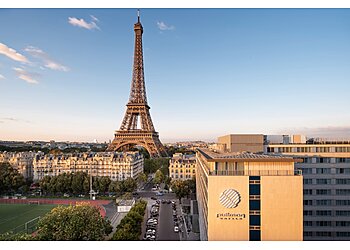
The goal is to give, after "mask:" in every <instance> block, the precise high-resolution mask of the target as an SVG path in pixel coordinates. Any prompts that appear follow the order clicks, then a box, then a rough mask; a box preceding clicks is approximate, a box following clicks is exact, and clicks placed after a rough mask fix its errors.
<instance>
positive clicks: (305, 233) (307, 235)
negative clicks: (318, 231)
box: [304, 232, 312, 237]
mask: <svg viewBox="0 0 350 250" xmlns="http://www.w3.org/2000/svg"><path fill="white" fill-rule="evenodd" d="M311 236H312V232H304V237H311Z"/></svg>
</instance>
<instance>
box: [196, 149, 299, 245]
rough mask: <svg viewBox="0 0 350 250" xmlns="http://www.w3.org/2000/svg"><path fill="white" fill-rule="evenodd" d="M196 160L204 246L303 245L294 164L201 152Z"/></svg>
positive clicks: (257, 156)
mask: <svg viewBox="0 0 350 250" xmlns="http://www.w3.org/2000/svg"><path fill="white" fill-rule="evenodd" d="M196 160H197V168H196V188H197V190H196V191H197V192H196V193H197V201H198V210H199V224H200V238H201V240H210V241H216V240H220V241H233V240H238V241H249V240H297V241H299V240H303V190H302V176H301V172H300V171H295V170H294V161H295V160H294V159H293V158H291V157H281V156H272V155H264V154H253V153H221V152H218V151H216V152H214V151H212V150H209V149H198V150H197V155H196ZM281 187H283V188H281Z"/></svg>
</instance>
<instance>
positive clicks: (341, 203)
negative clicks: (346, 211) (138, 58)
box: [335, 200, 350, 206]
mask: <svg viewBox="0 0 350 250" xmlns="http://www.w3.org/2000/svg"><path fill="white" fill-rule="evenodd" d="M335 204H336V205H337V206H350V200H336V202H335Z"/></svg>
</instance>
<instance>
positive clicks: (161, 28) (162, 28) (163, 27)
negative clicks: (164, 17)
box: [157, 21, 175, 30]
mask: <svg viewBox="0 0 350 250" xmlns="http://www.w3.org/2000/svg"><path fill="white" fill-rule="evenodd" d="M157 26H158V29H160V30H173V29H175V27H174V26H173V25H171V26H169V25H167V24H165V23H164V22H162V21H161V22H157Z"/></svg>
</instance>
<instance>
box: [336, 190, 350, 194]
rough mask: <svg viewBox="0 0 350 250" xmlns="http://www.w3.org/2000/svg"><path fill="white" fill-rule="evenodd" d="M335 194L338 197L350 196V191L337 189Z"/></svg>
mask: <svg viewBox="0 0 350 250" xmlns="http://www.w3.org/2000/svg"><path fill="white" fill-rule="evenodd" d="M335 193H336V195H350V189H337V190H335Z"/></svg>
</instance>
